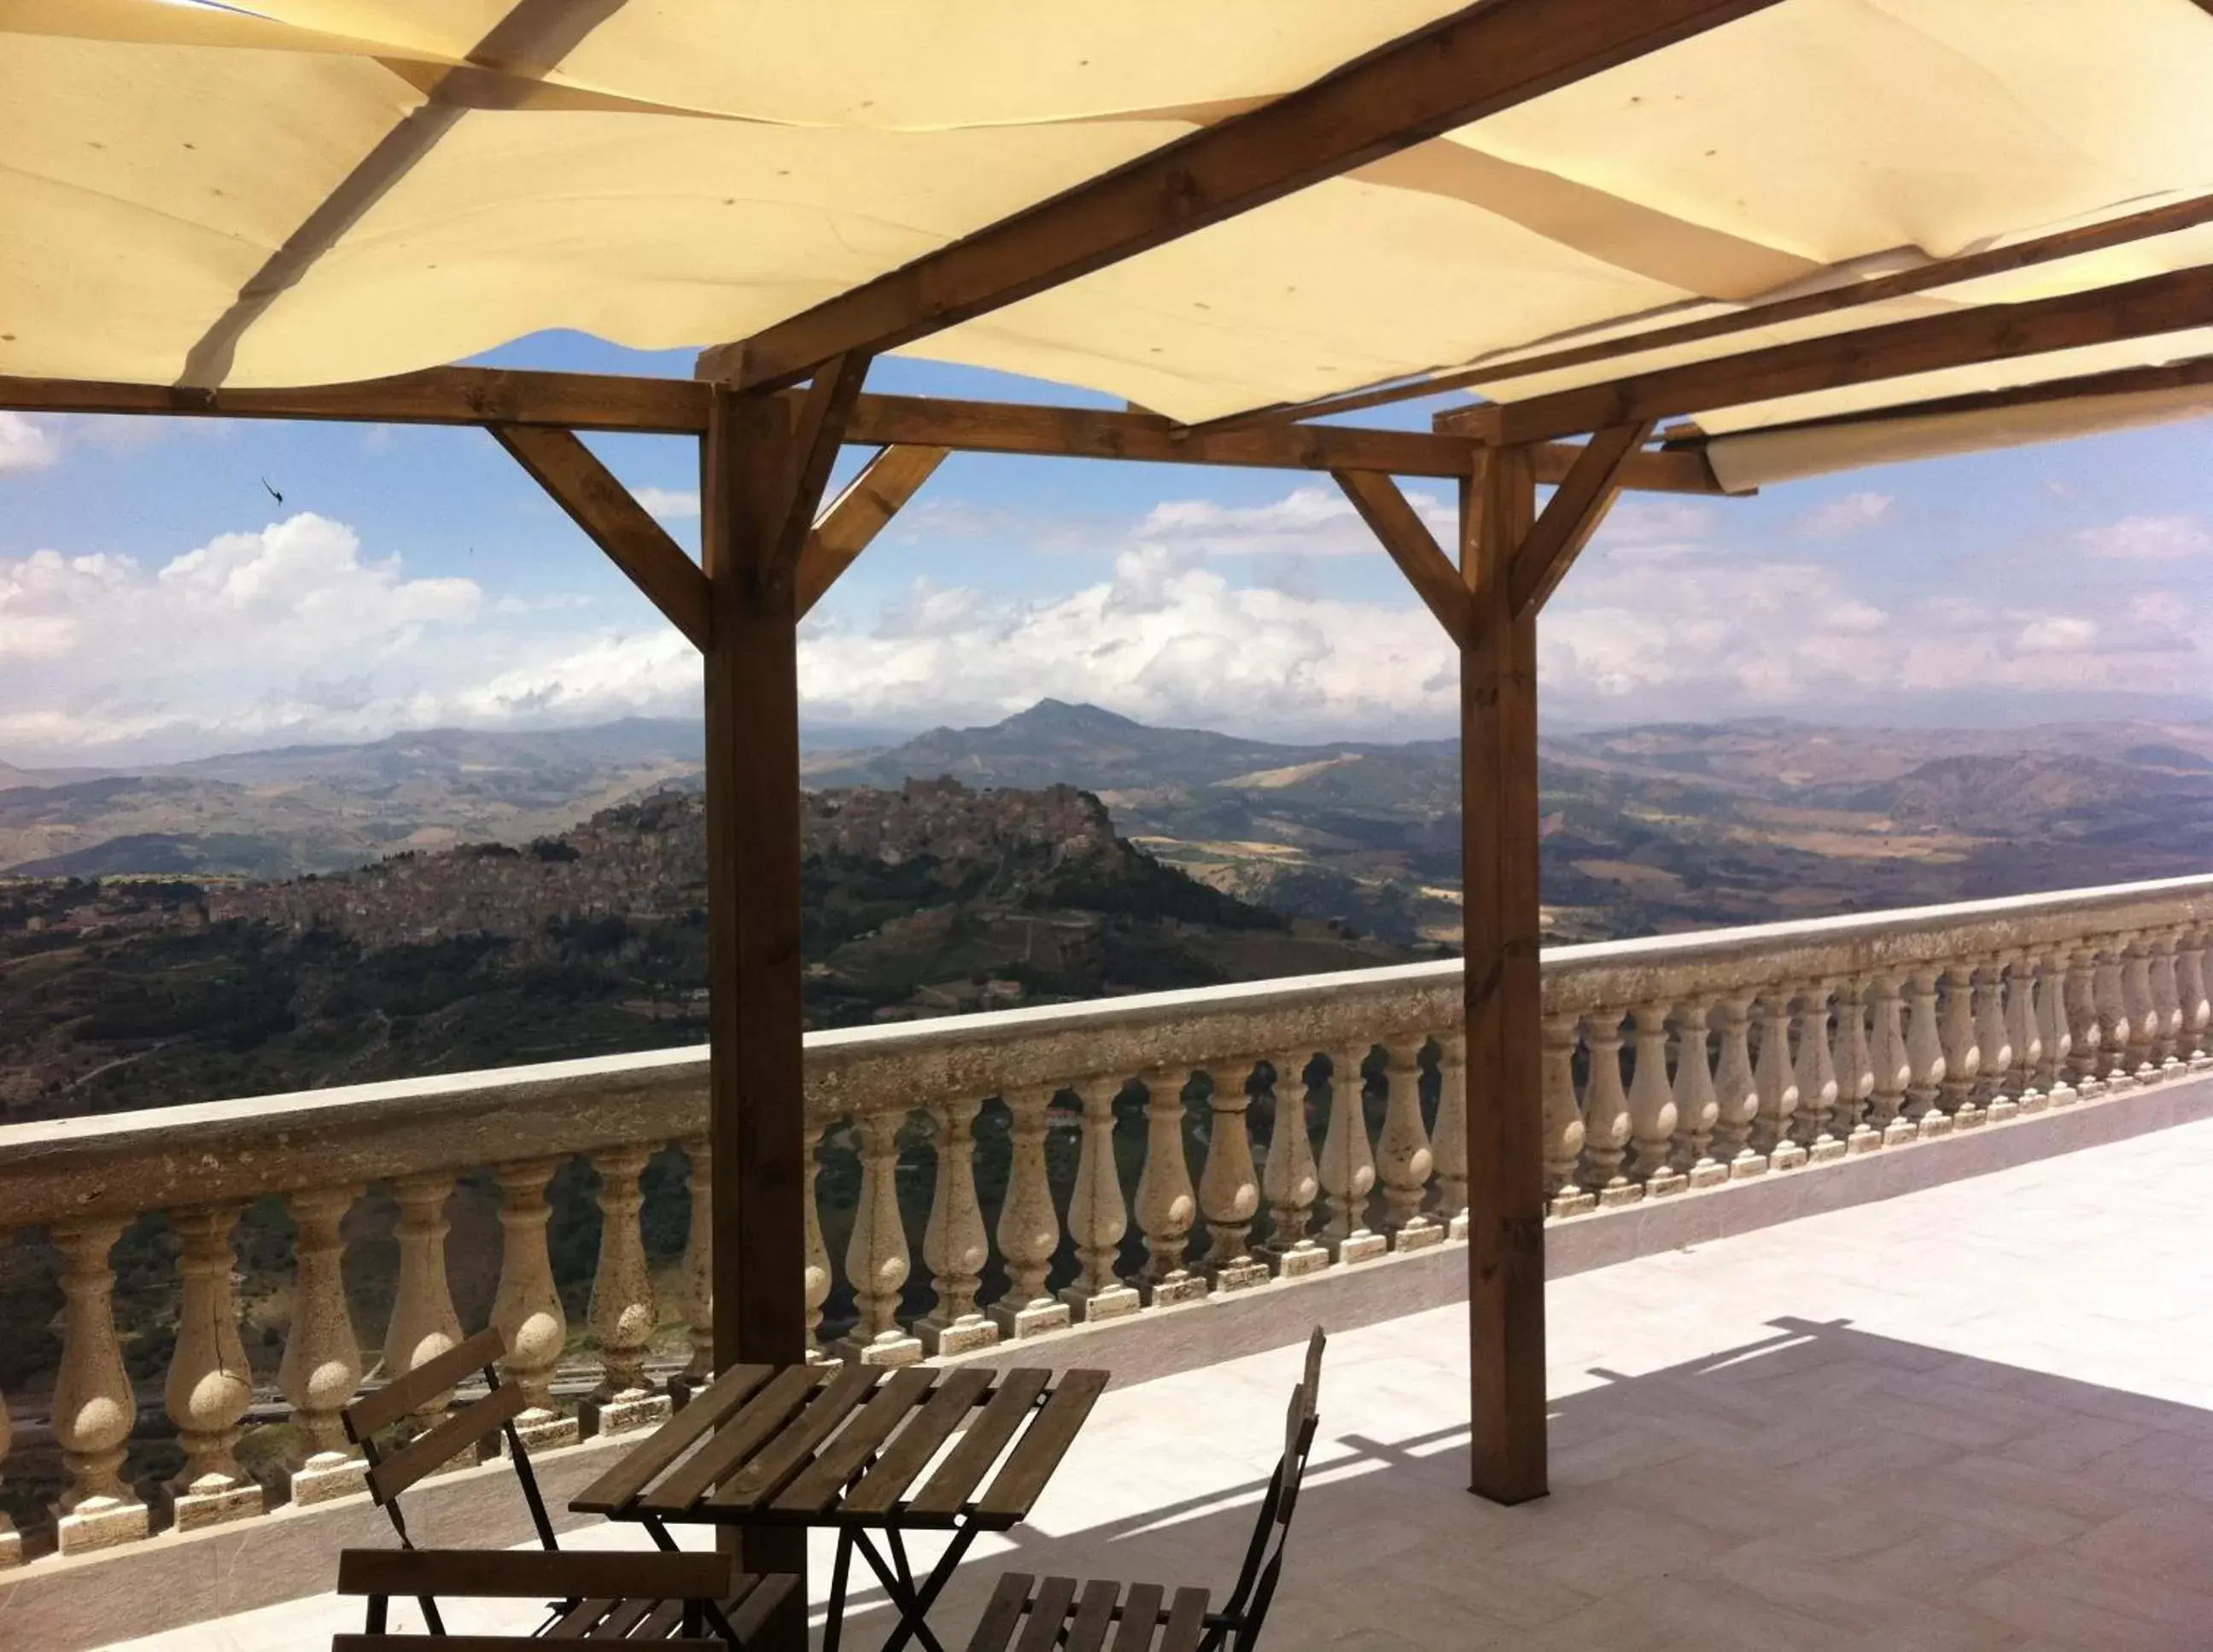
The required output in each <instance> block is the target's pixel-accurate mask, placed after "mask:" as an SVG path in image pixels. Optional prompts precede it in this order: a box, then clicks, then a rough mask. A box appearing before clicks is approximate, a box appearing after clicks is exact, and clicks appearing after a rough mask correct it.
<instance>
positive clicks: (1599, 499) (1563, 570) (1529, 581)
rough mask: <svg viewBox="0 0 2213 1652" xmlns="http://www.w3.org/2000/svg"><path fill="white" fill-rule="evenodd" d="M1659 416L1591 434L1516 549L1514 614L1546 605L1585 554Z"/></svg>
mask: <svg viewBox="0 0 2213 1652" xmlns="http://www.w3.org/2000/svg"><path fill="white" fill-rule="evenodd" d="M1653 424H1654V421H1652V420H1650V419H1643V420H1640V421H1638V422H1637V423H1636V424H1614V425H1609V426H1608V427H1607V428H1606V429H1605V430H1600V432H1599V433H1598V434H1597V435H1595V436H1593V437H1591V439H1590V442H1589V444H1588V446H1587V447H1585V448H1583V450H1582V454H1580V455H1579V456H1578V457H1577V458H1576V462H1575V463H1574V464H1573V465H1570V466H1569V467H1568V473H1567V475H1566V476H1565V477H1564V478H1563V479H1561V482H1560V485H1559V486H1558V488H1556V489H1554V490H1553V491H1552V498H1551V499H1549V500H1548V501H1546V502H1545V509H1544V513H1543V514H1542V515H1539V517H1538V518H1537V520H1536V522H1535V523H1534V524H1533V526H1532V527H1530V529H1529V533H1528V535H1527V538H1525V539H1523V540H1522V541H1521V546H1520V547H1519V548H1518V549H1516V550H1515V553H1514V571H1513V578H1512V583H1511V588H1510V589H1511V597H1512V600H1513V604H1514V617H1515V619H1521V618H1522V617H1523V616H1525V615H1527V614H1533V613H1536V612H1537V610H1538V609H1539V608H1541V607H1544V606H1545V598H1547V597H1549V596H1551V595H1552V591H1553V589H1554V588H1555V587H1557V586H1558V584H1559V582H1560V581H1561V580H1562V579H1564V578H1565V577H1566V576H1567V571H1568V570H1569V569H1570V567H1572V566H1574V564H1575V560H1576V558H1577V557H1578V556H1580V555H1582V548H1583V546H1586V545H1588V544H1589V543H1590V536H1591V535H1592V534H1593V533H1596V532H1597V531H1598V525H1599V524H1600V522H1602V521H1605V520H1606V512H1607V511H1608V510H1609V509H1613V502H1614V500H1615V499H1616V498H1617V497H1619V495H1620V492H1621V476H1622V472H1623V471H1624V469H1625V468H1626V467H1627V466H1628V464H1629V459H1630V455H1631V454H1634V453H1635V452H1637V449H1638V448H1642V447H1643V445H1644V444H1645V442H1648V441H1649V440H1650V439H1651V436H1652V430H1653Z"/></svg>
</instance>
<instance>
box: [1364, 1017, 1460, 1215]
mask: <svg viewBox="0 0 2213 1652" xmlns="http://www.w3.org/2000/svg"><path fill="white" fill-rule="evenodd" d="M1423 1042H1424V1041H1423V1040H1422V1039H1418V1038H1412V1037H1409V1038H1405V1039H1400V1040H1399V1042H1397V1043H1395V1044H1393V1045H1390V1046H1389V1047H1388V1048H1387V1050H1386V1051H1385V1052H1384V1059H1385V1063H1386V1064H1385V1067H1384V1070H1383V1082H1384V1084H1385V1086H1386V1088H1385V1091H1384V1096H1383V1131H1382V1134H1381V1136H1379V1137H1377V1138H1376V1143H1375V1153H1376V1158H1377V1161H1378V1173H1379V1174H1380V1175H1381V1177H1382V1179H1383V1231H1384V1232H1385V1233H1386V1234H1388V1235H1389V1236H1390V1241H1391V1248H1392V1249H1393V1250H1394V1251H1419V1250H1426V1249H1427V1248H1428V1247H1430V1246H1432V1245H1435V1244H1436V1243H1438V1242H1439V1241H1442V1239H1443V1238H1444V1236H1445V1230H1444V1229H1443V1228H1441V1227H1439V1226H1438V1225H1437V1224H1436V1222H1433V1221H1431V1220H1430V1218H1429V1217H1428V1216H1425V1215H1424V1214H1423V1212H1422V1201H1423V1199H1424V1198H1426V1197H1427V1196H1428V1193H1429V1191H1430V1165H1431V1164H1432V1162H1433V1158H1432V1155H1431V1154H1430V1132H1429V1131H1428V1130H1427V1129H1426V1128H1425V1127H1424V1125H1423V1123H1422V1045H1423Z"/></svg>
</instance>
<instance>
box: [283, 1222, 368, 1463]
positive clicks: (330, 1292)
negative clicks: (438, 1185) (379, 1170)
mask: <svg viewBox="0 0 2213 1652" xmlns="http://www.w3.org/2000/svg"><path fill="white" fill-rule="evenodd" d="M360 1197H361V1189H360V1188H358V1187H315V1188H308V1189H306V1190H304V1191H302V1192H297V1193H295V1194H293V1195H292V1197H291V1198H290V1200H288V1201H287V1208H289V1209H290V1211H291V1213H292V1221H293V1222H294V1224H295V1225H296V1227H297V1228H298V1230H299V1236H298V1238H296V1240H295V1241H293V1247H292V1249H293V1257H294V1262H293V1271H292V1323H291V1325H290V1326H289V1327H288V1328H287V1330H286V1331H285V1333H284V1357H283V1362H282V1363H281V1364H279V1365H278V1366H277V1387H278V1388H279V1389H281V1390H282V1391H283V1395H284V1398H285V1399H289V1400H290V1401H291V1402H292V1421H293V1422H294V1423H297V1424H298V1425H299V1429H300V1432H301V1433H302V1434H303V1435H305V1436H307V1438H306V1440H305V1441H304V1442H302V1447H301V1449H300V1454H299V1460H298V1461H297V1463H296V1465H295V1466H294V1467H293V1469H292V1501H293V1502H294V1503H299V1504H302V1505H303V1506H304V1505H306V1504H308V1503H327V1502H329V1501H330V1500H331V1499H332V1497H351V1495H352V1494H353V1493H355V1492H357V1491H359V1490H363V1488H364V1484H365V1482H364V1481H363V1474H364V1473H365V1472H366V1466H365V1465H364V1464H363V1462H362V1460H361V1457H360V1454H358V1453H357V1452H356V1451H355V1450H354V1448H352V1446H351V1444H349V1443H348V1442H347V1440H346V1437H345V1424H344V1423H342V1422H340V1421H339V1419H338V1413H339V1412H340V1411H343V1410H344V1408H345V1406H346V1405H347V1404H348V1403H349V1402H350V1401H351V1399H353V1395H354V1390H355V1389H356V1388H357V1387H360V1386H361V1344H360V1341H359V1340H358V1339H357V1338H356V1337H355V1335H354V1329H353V1314H352V1313H351V1311H350V1310H349V1309H348V1308H347V1306H346V1294H345V1277H344V1271H343V1264H344V1258H345V1241H344V1238H343V1237H342V1236H341V1235H340V1234H339V1231H338V1228H339V1224H340V1223H342V1222H344V1220H345V1215H346V1212H347V1211H348V1210H351V1209H352V1208H353V1202H354V1201H355V1200H356V1199H357V1198H360Z"/></svg>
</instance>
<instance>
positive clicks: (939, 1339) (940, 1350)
mask: <svg viewBox="0 0 2213 1652" xmlns="http://www.w3.org/2000/svg"><path fill="white" fill-rule="evenodd" d="M914 1334H915V1335H916V1336H917V1337H918V1338H920V1339H921V1341H922V1346H923V1350H924V1352H925V1353H927V1354H928V1355H929V1356H930V1357H931V1358H932V1359H938V1358H950V1357H951V1356H953V1355H954V1354H972V1353H974V1352H975V1351H976V1350H978V1348H996V1347H997V1346H998V1345H999V1327H998V1326H996V1325H993V1324H992V1323H991V1321H990V1320H987V1319H985V1317H984V1316H983V1315H982V1314H962V1315H961V1316H960V1318H959V1319H957V1320H939V1319H927V1320H916V1321H915V1323H914Z"/></svg>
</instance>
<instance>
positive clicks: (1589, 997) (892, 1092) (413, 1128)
mask: <svg viewBox="0 0 2213 1652" xmlns="http://www.w3.org/2000/svg"><path fill="white" fill-rule="evenodd" d="M2087 918H2095V919H2097V920H2099V921H2098V922H2097V923H2095V924H2085V923H2084V921H2083V920H2085V919H2087ZM2207 923H2213V875H2200V876H2194V877H2182V878H2163V879H2158V880H2155V881H2145V882H2139V883H2127V884H2114V885H2109V886H2105V887H2097V888H2090V889H2075V890H2063V891H2058V892H2056V893H2045V894H2034V895H2020V896H2010V897H2005V898H2002V899H1988V900H1974V901H1958V902H1951V903H1948V904H1944V905H1930V906H1918V907H1905V908H1895V909H1891V910H1887V911H1873V912H1856V913H1847V914H1844V915H1840V916H1837V917H1820V918H1809V919H1800V920H1792V921H1787V922H1782V923H1775V924H1748V925H1743V926H1740V927H1736V928H1732V929H1717V930H1692V931H1689V932H1686V933H1681V934H1673V935H1661V936H1645V937H1641V938H1638V939H1636V940H1631V941H1604V942H1587V943H1582V944H1578V945H1572V946H1562V947H1548V948H1545V954H1544V977H1545V1010H1546V1013H1547V1014H1551V1015H1560V1014H1569V1013H1583V1012H1586V1011H1588V1010H1590V1009H1594V1008H1598V1007H1601V1006H1607V1005H1622V1006H1627V1005H1631V1004H1635V1003H1640V1002H1643V1001H1646V1000H1649V999H1651V998H1654V997H1668V998H1681V997H1694V996H1700V995H1715V994H1720V993H1723V992H1727V991H1730V990H1732V989H1744V988H1755V987H1757V986H1758V985H1759V984H1762V983H1764V982H1766V981H1770V980H1777V979H1783V978H1797V977H1801V976H1820V975H1824V974H1845V973H1851V972H1878V973H1879V972H1887V971H1896V970H1900V969H1905V968H1908V967H1911V966H1914V965H1917V964H1927V963H1932V962H1941V961H1942V960H1946V959H1948V958H1954V957H1958V956H1961V955H1975V956H1980V955H1984V954H1988V955H1990V956H1993V957H1995V956H1997V955H1999V954H2014V953H2018V952H2021V951H2022V950H2024V949H2025V948H2038V947H2051V946H2058V945H2064V944H2068V943H2070V942H2079V941H2080V940H2081V939H2082V937H2083V936H2084V935H2085V934H2086V933H2088V932H2090V931H2095V932H2097V933H2101V934H2103V933H2125V932H2128V931H2131V930H2136V929H2140V928H2157V927H2162V926H2167V925H2173V924H2207ZM1459 982H1460V960H1457V959H1444V960H1436V961H1432V962H1424V963H1418V964H1399V965H1388V966H1382V967H1380V968H1375V969H1362V970H1344V971H1338V972H1331V973H1327V974H1320V975H1302V976H1289V977H1281V978H1274V979H1270V980H1265V981H1246V982H1236V983H1232V984H1227V985H1222V986H1210V987H1197V988H1188V989H1184V990H1180V991H1170V992H1148V993H1133V994H1130V995H1127V996H1125V997H1114V998H1105V999H1096V1000H1092V1001H1089V1002H1086V1003H1070V1004H1045V1005H1037V1006H1033V1007H1030V1008H1025V1009H1004V1010H994V1011H987V1012H983V1013H979V1014H975V1015H949V1016H944V1017H941V1018H938V1019H936V1020H930V1021H899V1022H893V1023H887V1024H882V1025H878V1026H871V1027H838V1028H832V1029H828V1030H825V1031H820V1032H814V1033H808V1035H807V1039H806V1045H807V1119H808V1123H809V1124H810V1125H815V1126H817V1127H820V1126H822V1125H829V1124H832V1123H834V1122H835V1121H837V1120H838V1119H841V1118H844V1117H848V1116H857V1115H859V1114H862V1113H869V1112H875V1111H881V1110H884V1109H887V1108H888V1109H897V1110H901V1111H904V1110H907V1109H913V1108H922V1107H926V1106H930V1105H931V1104H932V1103H934V1102H936V1101H937V1100H941V1099H942V1098H944V1097H946V1096H948V1095H954V1094H959V1095H968V1096H978V1095H994V1094H1000V1093H1002V1092H1003V1091H1007V1090H1012V1089H1015V1088H1024V1087H1034V1086H1037V1085H1040V1084H1058V1083H1066V1082H1074V1081H1076V1080H1081V1079H1100V1078H1111V1079H1113V1080H1116V1081H1119V1080H1121V1079H1125V1078H1127V1077H1129V1076H1133V1075H1135V1074H1137V1073H1138V1072H1141V1071H1143V1070H1147V1069H1149V1068H1157V1067H1160V1066H1161V1065H1163V1064H1167V1065H1173V1066H1177V1067H1182V1068H1186V1069H1197V1068H1203V1067H1204V1066H1205V1065H1206V1064H1208V1063H1210V1062H1220V1061H1229V1060H1237V1059H1247V1060H1255V1059H1263V1058H1266V1057H1267V1055H1268V1054H1269V1053H1270V1052H1278V1053H1280V1052H1283V1051H1285V1050H1290V1049H1301V1048H1303V1049H1308V1050H1310V1051H1313V1052H1317V1053H1319V1052H1328V1051H1333V1050H1343V1049H1344V1048H1346V1047H1348V1045H1350V1044H1353V1043H1359V1044H1362V1045H1363V1047H1364V1045H1366V1044H1368V1043H1374V1042H1388V1041H1389V1039H1390V1038H1391V1037H1392V1036H1393V1035H1394V1034H1405V1033H1430V1034H1442V1033H1448V1032H1450V1031H1453V1030H1454V1029H1456V1028H1457V1027H1459V1025H1460V1013H1461V1005H1460V991H1459ZM706 1071H707V1052H706V1048H705V1046H704V1045H694V1046H689V1047H686V1048H680V1049H674V1050H655V1051H648V1052H638V1053H634V1054H624V1055H613V1056H594V1057H588V1058H582V1059H578V1060H570V1061H555V1062H543V1063H537V1064H529V1065H522V1066H514V1067H501V1068H491V1069H483V1070H475V1071H470V1072H462V1073H452V1074H436V1075H430V1076H422V1077H416V1078H405V1079H392V1080H386V1081H381V1082H374V1083H368V1084H354V1085H345V1086H333V1087H332V1088H326V1089H318V1090H302V1091H293V1092H290V1093H285V1094H271V1095H262V1096H251V1097H243V1098H238V1099H234V1100H222V1101H208V1102H198V1103H188V1104H185V1105H181V1106H171V1107H158V1108H143V1109H137V1110H134V1111H131V1112H127V1113H105V1114H94V1115H91V1116H88V1117H84V1118H76V1119H52V1120H42V1121H37V1122H33V1123H28V1124H22V1125H5V1126H0V1230H4V1229H5V1228H19V1227H32V1226H38V1225H41V1224H44V1223H46V1222H53V1221H57V1220H60V1219H64V1218H66V1217H69V1216H87V1215H136V1214H137V1212H139V1211H142V1210H152V1209H158V1208H162V1207H165V1206H167V1205H170V1204H176V1203H179V1202H180V1201H185V1200H192V1201H196V1202H205V1201H209V1200H215V1199H222V1200H237V1199H251V1198H259V1197H261V1196H263V1195H265V1194H270V1193H279V1192H290V1191H291V1190H294V1189H296V1188H298V1187H301V1186H307V1185H310V1184H318V1185H323V1184H331V1183H338V1182H350V1183H358V1182H366V1181H375V1180H381V1179H384V1178H387V1177H390V1176H393V1175H396V1174H402V1173H406V1172H409V1171H413V1170H421V1169H430V1168H445V1167H453V1166H457V1165H467V1164H481V1163H486V1162H490V1161H494V1160H497V1159H499V1158H503V1157H509V1156H512V1155H514V1154H515V1152H517V1151H519V1150H524V1149H523V1148H522V1146H521V1144H518V1143H516V1142H515V1139H514V1138H513V1137H511V1136H504V1135H503V1132H505V1131H510V1130H511V1129H512V1127H513V1125H515V1122H516V1119H517V1117H518V1114H519V1113H523V1112H525V1111H526V1110H527V1117H528V1119H529V1123H530V1137H529V1140H528V1143H527V1151H528V1152H529V1153H531V1154H532V1155H547V1154H552V1155H572V1154H579V1153H590V1152H594V1151H596V1150H599V1149H605V1148H610V1147H615V1146H619V1145H624V1144H627V1143H636V1142H642V1141H656V1140H669V1139H674V1138H676V1137H683V1136H687V1135H697V1134H698V1133H699V1132H701V1131H704V1130H705V1129H706V1127H707V1113H706Z"/></svg>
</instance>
